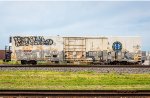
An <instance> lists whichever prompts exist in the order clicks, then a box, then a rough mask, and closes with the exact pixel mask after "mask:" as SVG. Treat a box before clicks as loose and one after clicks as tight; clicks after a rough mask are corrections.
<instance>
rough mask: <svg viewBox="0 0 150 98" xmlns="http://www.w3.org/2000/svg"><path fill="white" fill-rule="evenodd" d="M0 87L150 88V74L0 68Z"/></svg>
mask: <svg viewBox="0 0 150 98" xmlns="http://www.w3.org/2000/svg"><path fill="white" fill-rule="evenodd" d="M0 89H1V90H2V89H21V90H22V89H28V90H29V89H30V90H150V74H117V73H111V74H102V73H96V72H55V71H53V72H52V71H41V70H37V71H0Z"/></svg>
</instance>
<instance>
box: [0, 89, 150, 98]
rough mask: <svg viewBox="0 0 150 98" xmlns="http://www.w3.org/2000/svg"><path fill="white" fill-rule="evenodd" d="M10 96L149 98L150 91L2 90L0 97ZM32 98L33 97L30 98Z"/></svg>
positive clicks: (10, 97)
mask: <svg viewBox="0 0 150 98" xmlns="http://www.w3.org/2000/svg"><path fill="white" fill-rule="evenodd" d="M4 96H5V97H6V96H9V98H14V96H26V97H27V96H28V97H29V96H32V97H33V96H34V97H35V96H36V97H38V96H45V97H50V98H51V97H55V98H60V96H61V98H66V97H68V98H79V97H82V98H101V97H103V96H105V97H106V98H107V97H108V98H113V97H115V98H116V96H119V98H121V97H130V98H131V97H133V98H149V97H150V90H0V97H4ZM30 98H31V97H30Z"/></svg>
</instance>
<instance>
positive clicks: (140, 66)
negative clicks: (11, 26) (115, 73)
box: [0, 64, 150, 68]
mask: <svg viewBox="0 0 150 98" xmlns="http://www.w3.org/2000/svg"><path fill="white" fill-rule="evenodd" d="M0 67H108V68H109V67H114V68H126V67H129V68H150V65H7V64H5V65H4V64H3V65H0Z"/></svg>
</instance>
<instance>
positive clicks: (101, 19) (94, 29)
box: [0, 1, 150, 50]
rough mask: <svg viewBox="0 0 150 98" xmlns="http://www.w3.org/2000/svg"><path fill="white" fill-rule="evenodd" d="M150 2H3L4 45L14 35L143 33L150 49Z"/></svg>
mask: <svg viewBox="0 0 150 98" xmlns="http://www.w3.org/2000/svg"><path fill="white" fill-rule="evenodd" d="M149 5H150V2H146V1H145V2H142V1H140V2H131V1H130V2H125V1H123V2H119V1H117V2H112V1H107V2H103V1H95V2H92V1H88V2H85V1H84V2H82V1H78V2H75V1H72V2H69V1H67V2H63V1H61V2H59V1H56V2H55V1H45V2H42V1H38V2H37V1H35V2H34V1H28V2H27V1H22V2H15V1H14V2H10V1H8V2H0V14H1V15H0V22H1V24H0V33H1V40H0V42H3V43H2V44H1V45H0V48H1V49H4V45H6V42H8V37H9V36H10V35H46V36H47V35H49V36H56V35H62V36H71V35H72V36H81V35H83V36H88V35H89V36H97V35H100V36H102V35H104V36H110V35H112V36H130V35H131V36H134V35H140V36H142V37H143V38H144V40H143V42H144V45H143V47H144V48H143V49H144V50H149V48H150V45H149V44H148V43H146V42H147V41H148V40H149V39H148V36H149V35H150V33H149V31H150V29H149V24H150V10H149V9H150V6H149ZM147 47H149V48H147Z"/></svg>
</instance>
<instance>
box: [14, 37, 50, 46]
mask: <svg viewBox="0 0 150 98" xmlns="http://www.w3.org/2000/svg"><path fill="white" fill-rule="evenodd" d="M13 39H14V41H15V46H16V47H19V46H29V45H31V46H33V45H52V44H53V40H52V39H45V38H44V37H43V36H30V37H21V36H15V37H13Z"/></svg>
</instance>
